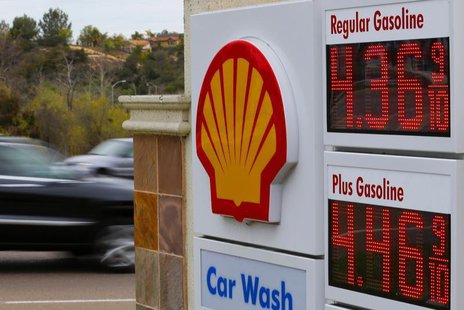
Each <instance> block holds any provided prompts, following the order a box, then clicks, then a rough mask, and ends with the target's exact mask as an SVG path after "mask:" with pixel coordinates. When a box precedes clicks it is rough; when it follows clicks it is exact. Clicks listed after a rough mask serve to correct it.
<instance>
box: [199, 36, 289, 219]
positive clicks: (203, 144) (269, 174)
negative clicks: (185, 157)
mask: <svg viewBox="0 0 464 310" xmlns="http://www.w3.org/2000/svg"><path fill="white" fill-rule="evenodd" d="M286 130H287V129H286V122H285V115H284V106H283V100H282V94H281V90H280V87H279V83H278V80H277V78H276V75H275V73H274V71H273V69H272V67H271V65H270V63H269V61H268V60H267V59H266V57H265V56H264V54H263V53H262V52H261V51H260V50H259V49H258V48H257V47H256V46H255V45H254V44H252V43H250V42H248V41H245V40H237V41H232V42H230V43H228V44H227V45H225V46H224V47H223V48H222V49H221V50H220V51H219V52H218V53H217V54H216V55H215V57H214V58H213V60H212V62H211V63H210V65H209V68H208V70H207V73H206V76H205V78H204V80H203V84H202V87H201V91H200V97H199V102H198V109H197V122H196V145H197V155H198V157H199V159H200V161H201V163H202V165H203V167H204V169H205V170H206V172H207V174H208V176H209V178H210V188H211V203H212V212H213V213H215V214H221V215H225V216H231V217H234V218H235V219H236V220H237V221H239V222H241V221H243V220H244V219H250V220H256V221H263V222H269V221H270V210H269V209H270V200H271V186H272V183H273V181H274V180H275V179H276V178H277V177H278V175H279V172H281V170H282V169H283V167H284V166H285V164H286V162H287V131H286ZM278 203H281V202H278ZM279 208H280V206H279ZM279 218H280V210H279Z"/></svg>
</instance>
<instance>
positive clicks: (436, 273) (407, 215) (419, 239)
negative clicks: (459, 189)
mask: <svg viewBox="0 0 464 310" xmlns="http://www.w3.org/2000/svg"><path fill="white" fill-rule="evenodd" d="M450 250H451V246H450V215H449V214H440V213H432V212H424V211H416V210H408V209H399V208H392V207H385V206H377V205H370V204H362V203H353V202H345V201H338V200H329V285H331V286H336V287H340V288H346V289H349V290H355V291H359V292H362V293H366V294H372V295H376V296H380V297H385V298H389V299H394V300H398V301H403V302H408V303H412V304H417V305H420V306H423V307H429V308H432V309H449V307H450V279H451V273H450Z"/></svg>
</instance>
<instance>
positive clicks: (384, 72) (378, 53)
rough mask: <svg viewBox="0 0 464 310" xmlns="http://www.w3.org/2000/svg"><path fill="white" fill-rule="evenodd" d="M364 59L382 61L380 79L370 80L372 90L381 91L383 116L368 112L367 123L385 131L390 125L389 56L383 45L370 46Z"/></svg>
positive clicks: (371, 126)
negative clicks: (388, 124)
mask: <svg viewBox="0 0 464 310" xmlns="http://www.w3.org/2000/svg"><path fill="white" fill-rule="evenodd" d="M364 59H365V60H366V62H369V61H371V60H374V59H379V61H380V78H378V79H373V80H370V84H371V89H372V90H377V91H380V94H381V99H380V101H381V111H382V113H381V116H373V115H372V114H371V113H370V112H367V111H366V122H367V124H368V125H369V127H370V128H375V129H384V128H385V126H386V125H387V123H388V54H387V50H386V49H385V47H384V46H383V45H380V44H378V45H370V46H369V47H368V48H367V51H366V53H365V54H364Z"/></svg>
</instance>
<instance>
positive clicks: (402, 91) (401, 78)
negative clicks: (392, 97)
mask: <svg viewBox="0 0 464 310" xmlns="http://www.w3.org/2000/svg"><path fill="white" fill-rule="evenodd" d="M411 56H412V58H416V59H418V58H421V57H422V52H421V49H420V48H419V45H418V44H417V43H403V44H401V47H400V48H399V51H398V56H397V59H398V122H399V123H400V126H401V128H402V129H404V130H411V131H415V130H418V129H420V126H421V123H422V87H421V85H420V82H419V80H418V79H414V78H406V72H407V71H415V72H416V71H417V69H416V68H415V66H414V67H413V64H412V63H411V67H406V63H405V62H406V59H410V58H411ZM408 92H412V93H414V98H415V99H414V102H406V93H408ZM412 107H413V108H414V113H413V112H411V113H410V114H414V115H415V116H414V117H408V116H407V115H406V111H407V109H411V108H412Z"/></svg>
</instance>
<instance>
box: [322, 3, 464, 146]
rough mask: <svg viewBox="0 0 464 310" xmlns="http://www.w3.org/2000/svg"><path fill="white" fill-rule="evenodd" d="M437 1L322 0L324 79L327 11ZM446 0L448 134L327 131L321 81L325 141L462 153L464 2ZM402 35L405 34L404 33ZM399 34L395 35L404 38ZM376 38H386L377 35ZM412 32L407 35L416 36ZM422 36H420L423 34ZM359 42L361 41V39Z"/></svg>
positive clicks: (344, 144)
mask: <svg viewBox="0 0 464 310" xmlns="http://www.w3.org/2000/svg"><path fill="white" fill-rule="evenodd" d="M436 1H437V0H422V1H421V0H327V1H324V2H323V10H322V19H323V24H322V40H323V44H322V49H323V51H322V67H323V69H322V76H323V80H324V81H327V72H326V61H327V59H326V41H327V40H326V33H327V31H328V30H327V28H326V12H327V11H334V10H344V9H356V8H363V7H369V6H376V7H379V6H382V5H390V4H413V5H417V4H419V3H425V2H428V3H431V2H436ZM439 1H444V2H446V3H449V10H450V17H449V31H450V34H449V40H450V55H449V56H450V59H449V61H450V137H433V136H413V135H394V134H373V133H369V134H366V133H341V132H328V128H327V95H326V94H327V83H326V82H324V83H323V105H324V113H323V118H324V124H323V126H324V144H325V145H331V146H340V147H354V148H363V149H391V150H407V151H422V152H436V153H441V154H443V153H464V121H463V120H464V105H462V104H460V102H461V101H462V99H461V98H464V88H463V87H459V85H461V84H462V83H463V81H464V70H463V69H462V68H464V59H463V58H462V57H461V55H463V54H464V36H462V33H461V32H462V31H461V30H462V29H464V20H463V18H462V16H461V12H463V11H464V2H463V1H460V0H439ZM403 35H404V34H403ZM403 35H402V34H399V35H398V37H399V38H401V39H404V37H402V36H403ZM377 36H378V37H379V41H385V40H388V39H389V36H387V38H386V39H385V38H384V37H383V36H379V35H377ZM417 37H418V35H417V34H412V35H411V36H410V38H413V39H414V38H417ZM422 37H423V36H422ZM390 39H391V38H390ZM361 41H362V40H361Z"/></svg>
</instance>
